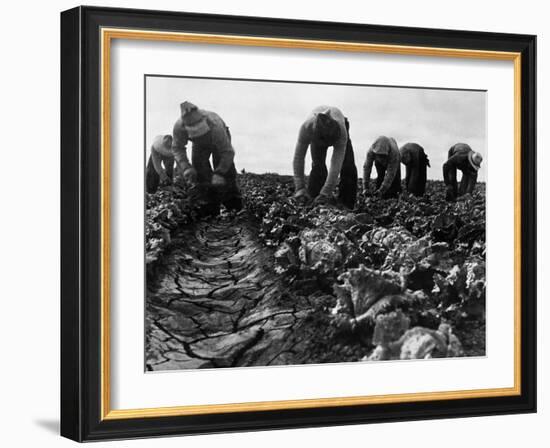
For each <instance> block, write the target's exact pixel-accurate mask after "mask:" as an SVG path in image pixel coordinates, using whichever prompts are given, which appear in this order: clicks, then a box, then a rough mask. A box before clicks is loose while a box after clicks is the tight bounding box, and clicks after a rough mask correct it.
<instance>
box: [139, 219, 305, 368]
mask: <svg viewBox="0 0 550 448" xmlns="http://www.w3.org/2000/svg"><path fill="white" fill-rule="evenodd" d="M271 266H273V254H272V252H271V250H270V249H268V248H266V247H265V246H263V245H262V244H261V243H260V242H259V241H258V237H257V230H256V228H255V226H254V224H253V223H252V221H251V220H250V219H249V218H248V217H247V216H246V215H241V216H222V217H217V218H212V219H211V220H209V221H204V222H201V223H197V224H195V225H194V226H193V227H188V228H186V229H182V230H181V231H180V232H179V233H178V234H176V236H175V238H174V240H173V243H172V246H171V249H170V250H168V251H167V253H166V255H165V257H164V260H163V267H162V268H161V275H160V279H159V281H158V283H157V284H156V285H155V289H154V290H150V291H148V293H147V313H146V315H147V318H146V319H147V321H146V350H147V356H146V359H147V360H148V362H147V366H146V367H147V370H170V369H188V368H212V367H234V366H250V365H264V366H265V365H274V364H278V363H280V364H289V363H303V362H306V360H305V359H304V353H303V352H304V350H300V346H301V344H302V342H301V340H300V337H299V336H298V334H299V333H300V332H296V329H297V327H299V326H301V325H302V326H303V325H305V324H306V322H307V317H308V315H309V314H310V313H311V311H310V309H311V307H310V304H309V302H308V301H307V299H306V298H305V297H300V296H293V295H292V294H289V293H288V290H287V288H286V287H285V285H284V284H283V282H282V281H279V279H277V277H276V275H275V274H274V273H273V271H272V270H271ZM289 296H292V299H291V300H289ZM302 345H303V344H302ZM296 353H298V354H299V355H298V356H296ZM307 362H312V360H308V361H307Z"/></svg>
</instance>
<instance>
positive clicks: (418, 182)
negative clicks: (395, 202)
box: [399, 143, 430, 196]
mask: <svg viewBox="0 0 550 448" xmlns="http://www.w3.org/2000/svg"><path fill="white" fill-rule="evenodd" d="M399 152H400V154H401V163H402V164H403V165H405V188H406V189H407V191H408V192H409V193H411V194H414V195H415V196H423V195H424V192H425V191H426V177H427V176H426V175H427V171H428V167H429V166H430V161H429V159H428V156H427V155H426V153H425V152H424V148H422V146H420V145H418V144H417V143H406V144H404V145H403V146H402V147H401V149H400V150H399Z"/></svg>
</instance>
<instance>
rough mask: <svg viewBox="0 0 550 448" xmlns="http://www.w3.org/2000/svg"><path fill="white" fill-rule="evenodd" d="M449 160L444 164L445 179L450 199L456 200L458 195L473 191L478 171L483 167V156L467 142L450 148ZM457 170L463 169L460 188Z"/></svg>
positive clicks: (448, 198) (447, 197)
mask: <svg viewBox="0 0 550 448" xmlns="http://www.w3.org/2000/svg"><path fill="white" fill-rule="evenodd" d="M448 156H449V157H448V159H447V161H446V162H445V163H444V164H443V180H444V181H445V185H446V186H447V196H446V199H447V200H448V201H454V200H456V198H457V197H458V196H462V195H463V194H466V193H472V192H473V191H474V188H475V186H476V182H477V172H478V170H479V168H480V167H481V161H482V160H483V157H482V156H481V154H480V153H478V152H475V151H473V150H472V148H470V146H469V145H467V144H465V143H457V144H456V145H454V146H452V147H451V149H449V154H448ZM456 170H460V171H462V180H461V181H460V188H458V187H457V180H456Z"/></svg>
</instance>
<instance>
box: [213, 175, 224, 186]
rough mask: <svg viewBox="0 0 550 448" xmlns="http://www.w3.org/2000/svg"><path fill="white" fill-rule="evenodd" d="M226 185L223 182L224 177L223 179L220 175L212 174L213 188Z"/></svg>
mask: <svg viewBox="0 0 550 448" xmlns="http://www.w3.org/2000/svg"><path fill="white" fill-rule="evenodd" d="M226 183H227V182H226V180H225V177H223V176H222V175H221V174H217V173H214V175H213V176H212V186H213V187H217V188H220V187H224V186H225V184H226Z"/></svg>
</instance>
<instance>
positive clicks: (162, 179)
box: [160, 173, 172, 187]
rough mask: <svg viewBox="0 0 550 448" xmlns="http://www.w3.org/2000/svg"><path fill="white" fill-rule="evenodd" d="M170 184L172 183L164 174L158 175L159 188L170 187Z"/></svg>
mask: <svg viewBox="0 0 550 448" xmlns="http://www.w3.org/2000/svg"><path fill="white" fill-rule="evenodd" d="M171 183H172V181H171V180H170V178H169V177H168V176H167V175H166V173H161V174H160V185H161V186H163V187H164V186H166V185H170V184H171Z"/></svg>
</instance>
